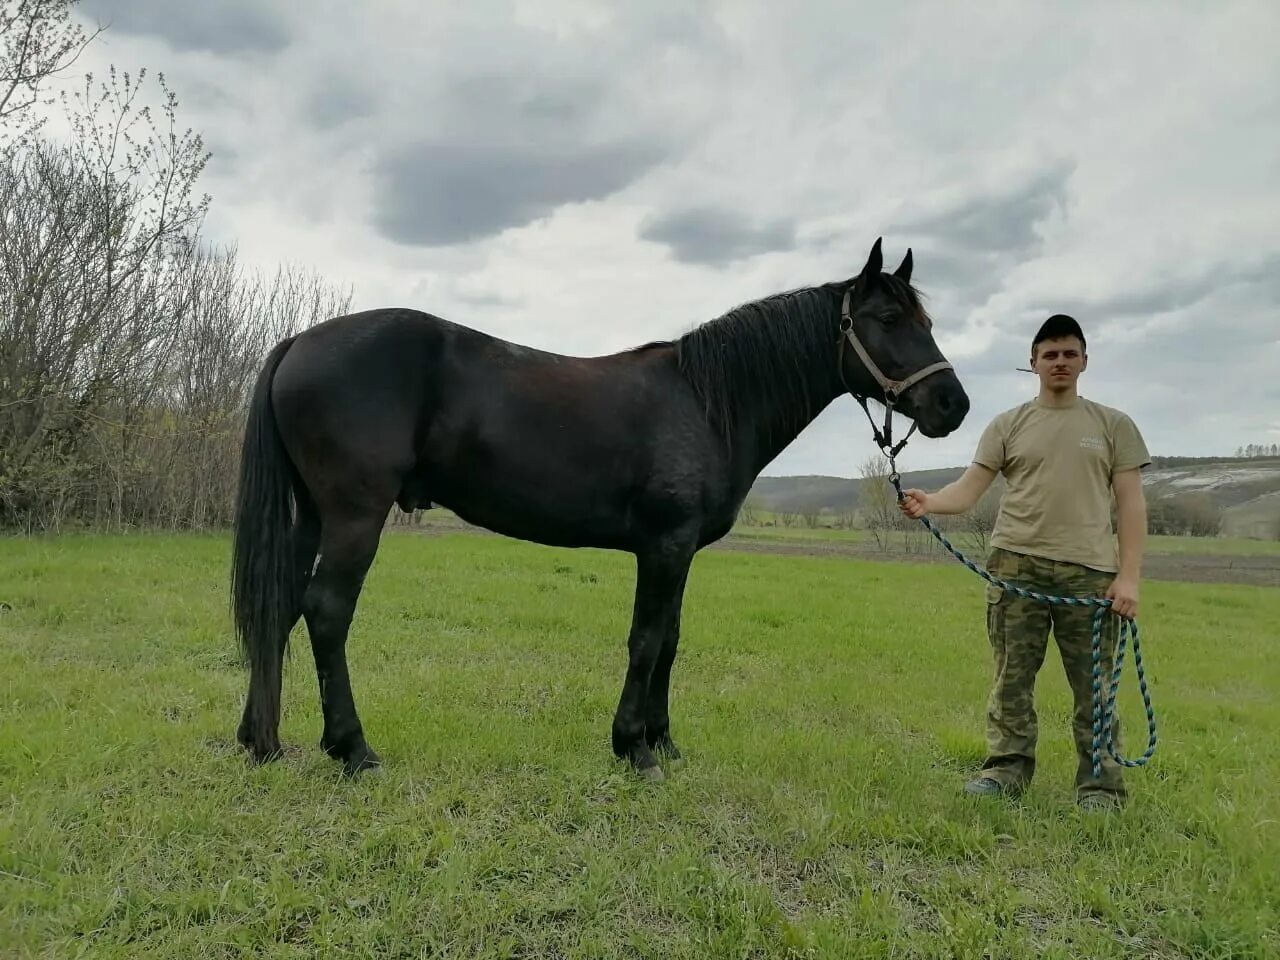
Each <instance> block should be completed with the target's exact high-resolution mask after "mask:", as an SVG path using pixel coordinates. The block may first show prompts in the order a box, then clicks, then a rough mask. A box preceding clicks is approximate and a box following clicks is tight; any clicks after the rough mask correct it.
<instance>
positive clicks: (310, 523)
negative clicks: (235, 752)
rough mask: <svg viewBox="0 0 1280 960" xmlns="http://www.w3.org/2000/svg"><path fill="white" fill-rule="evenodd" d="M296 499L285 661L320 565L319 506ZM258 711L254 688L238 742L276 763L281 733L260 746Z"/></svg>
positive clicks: (272, 733)
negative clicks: (315, 569)
mask: <svg viewBox="0 0 1280 960" xmlns="http://www.w3.org/2000/svg"><path fill="white" fill-rule="evenodd" d="M294 496H295V498H296V499H295V502H296V504H297V514H296V516H295V517H294V522H293V527H292V529H291V531H290V538H291V540H292V549H293V560H294V571H295V575H296V577H297V579H296V581H295V586H294V589H293V591H292V598H293V599H292V600H291V601H290V607H289V610H288V611H287V612H286V615H285V618H284V621H283V622H284V623H285V624H286V626H285V629H284V633H283V634H282V635H281V636H280V638H279V643H280V653H281V656H282V657H283V654H284V650H285V646H286V645H287V643H288V640H289V633H290V632H291V631H292V630H293V628H294V626H295V625H296V624H297V622H298V619H299V618H300V617H301V616H302V598H303V595H304V594H305V591H306V589H307V584H308V583H309V582H310V580H311V573H312V568H313V567H314V566H315V562H316V552H317V550H318V549H319V546H320V515H319V513H318V512H317V511H316V507H315V504H314V503H312V502H311V498H310V497H309V496H307V494H306V492H305V491H295V493H294ZM281 679H282V678H281V676H280V675H279V674H278V675H277V676H276V677H275V678H274V682H275V684H276V687H275V699H276V702H277V703H278V702H279V700H280V683H281ZM254 711H255V698H254V694H253V687H252V685H250V688H249V695H248V696H247V697H245V702H244V713H243V714H242V715H241V717H240V725H239V727H237V728H236V740H237V741H238V742H239V743H240V745H241V746H243V747H245V748H246V749H248V750H249V751H250V752H251V753H252V754H253V756H254V759H255V760H257V761H258V762H264V761H268V760H274V759H275V758H276V757H278V756H279V755H280V741H279V733H278V730H270V731H267V732H266V734H267V736H266V740H267V742H266V743H258V742H257V741H256V738H255V737H254V721H253V715H254Z"/></svg>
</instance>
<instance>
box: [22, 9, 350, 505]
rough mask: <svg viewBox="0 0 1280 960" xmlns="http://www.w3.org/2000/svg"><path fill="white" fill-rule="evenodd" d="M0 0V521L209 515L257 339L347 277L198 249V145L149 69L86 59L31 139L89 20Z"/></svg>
mask: <svg viewBox="0 0 1280 960" xmlns="http://www.w3.org/2000/svg"><path fill="white" fill-rule="evenodd" d="M0 4H2V5H0V26H3V28H4V35H3V41H2V42H0V125H3V127H4V133H3V140H0V143H3V144H4V149H3V150H0V526H10V527H15V526H16V527H19V528H21V529H27V530H33V529H56V528H57V527H58V526H59V525H60V524H61V523H63V522H64V521H66V520H67V519H69V518H74V519H75V520H76V521H79V522H86V523H90V524H94V525H96V526H101V527H114V528H119V527H122V526H127V525H131V524H165V525H176V526H196V527H201V526H208V525H217V524H221V523H225V522H226V521H227V520H228V519H229V518H230V509H231V501H232V492H233V489H234V479H235V474H236V470H237V466H238V463H237V461H238V453H239V435H240V431H241V429H242V426H243V417H244V413H245V408H246V401H247V398H248V393H249V390H250V388H251V385H252V383H253V380H254V378H255V377H256V374H257V371H258V369H259V367H260V365H261V362H262V359H263V357H264V356H265V355H266V353H267V352H268V351H269V350H270V348H271V347H272V346H273V345H274V344H275V343H276V342H277V341H278V340H279V339H280V338H282V337H284V336H287V335H289V334H291V333H294V332H296V331H297V330H299V329H301V328H302V327H305V326H309V325H311V324H313V323H315V322H318V321H319V320H321V319H324V318H326V317H328V316H333V315H336V314H338V313H341V312H345V311H346V309H348V307H349V303H350V293H349V292H346V293H344V292H343V291H340V290H337V289H335V288H333V287H331V286H330V285H328V284H327V283H325V282H323V281H322V280H321V279H320V278H319V277H317V276H315V275H314V274H310V273H308V272H306V271H304V270H301V269H297V268H292V267H290V268H282V269H280V270H279V271H277V272H276V274H275V276H274V277H271V276H269V275H268V276H259V275H252V276H250V275H246V274H245V272H244V271H243V270H242V269H241V268H240V267H239V265H238V264H237V263H236V260H235V255H234V252H226V253H214V252H211V251H209V250H207V249H204V247H203V245H202V244H201V243H200V240H199V231H200V227H201V224H202V222H203V218H204V215H205V212H206V210H207V208H208V205H209V202H210V198H209V197H208V196H207V195H198V194H197V192H196V190H195V185H196V183H197V181H198V179H199V177H200V175H201V173H202V171H203V169H204V165H205V163H206V162H207V160H208V154H207V153H206V152H205V151H204V149H203V143H202V140H201V137H200V136H199V135H198V134H196V133H193V132H192V131H191V130H190V129H185V130H184V129H181V128H180V127H179V125H178V123H177V106H178V101H177V98H176V97H175V96H174V95H173V93H172V92H171V91H170V90H169V89H168V87H167V86H166V84H165V81H164V77H163V75H162V74H161V75H158V77H157V80H158V85H157V87H156V88H153V87H151V86H150V85H148V83H147V81H146V77H147V74H146V71H145V70H143V71H139V72H138V73H137V74H136V75H134V74H131V73H128V72H118V71H117V70H116V69H115V68H114V67H112V68H111V69H110V70H109V71H108V76H107V79H106V81H105V82H102V83H97V84H95V82H94V80H93V78H92V77H91V76H86V77H85V81H84V85H83V87H82V88H81V89H80V90H79V91H77V92H76V93H75V94H73V95H71V96H63V97H62V98H61V101H62V104H63V107H64V109H65V110H66V114H67V119H68V122H69V128H70V131H71V135H70V137H69V138H68V139H67V140H66V141H65V142H63V141H57V142H55V141H52V140H48V139H44V138H43V137H42V136H41V135H40V123H41V118H40V117H39V116H37V115H36V114H37V113H38V112H39V109H38V108H40V107H43V106H47V105H48V104H49V103H51V102H52V99H51V98H49V97H48V96H47V95H46V94H45V92H44V88H43V86H42V85H43V84H44V83H45V81H46V80H47V79H48V78H50V77H51V76H53V75H54V74H55V73H57V72H59V71H61V70H64V69H65V68H66V67H67V66H69V65H71V64H72V63H73V62H74V60H75V58H76V57H77V56H78V55H79V53H80V51H81V50H83V49H84V46H85V45H86V44H88V43H89V42H90V41H91V40H92V39H93V37H94V36H96V35H97V34H96V32H95V33H94V34H93V35H91V36H86V35H85V34H84V32H83V31H82V30H81V29H80V28H79V27H78V26H77V25H76V24H75V23H74V21H73V20H72V19H71V18H70V9H71V7H72V6H73V2H72V0H9V2H4V0H0ZM148 99H154V100H155V101H156V106H155V107H154V108H153V107H152V106H149V105H148V104H147V101H148Z"/></svg>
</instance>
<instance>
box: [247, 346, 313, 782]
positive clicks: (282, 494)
mask: <svg viewBox="0 0 1280 960" xmlns="http://www.w3.org/2000/svg"><path fill="white" fill-rule="evenodd" d="M293 339H294V338H293V337H289V338H287V339H285V340H282V341H281V342H280V343H279V344H277V345H276V347H275V349H273V350H272V351H271V353H270V354H268V355H267V359H266V361H265V362H264V363H263V366H262V371H261V372H260V373H259V374H258V380H257V383H256V384H255V385H254V388H253V398H252V399H251V400H250V403H249V416H248V420H247V422H246V424H245V433H244V441H243V445H242V447H241V454H240V487H239V491H238V494H237V497H236V508H235V527H234V531H233V543H232V567H231V601H232V607H233V610H234V619H235V631H236V639H237V641H238V646H239V649H240V653H241V655H242V657H244V658H245V659H247V660H248V661H249V670H250V673H249V709H248V710H246V712H245V720H246V722H247V725H248V729H244V727H242V729H241V732H240V739H241V741H242V742H244V743H245V745H246V746H249V747H250V748H251V749H252V750H253V752H254V754H255V755H256V756H257V758H258V759H260V760H261V759H268V758H269V756H270V755H271V754H273V753H275V752H276V751H277V750H278V749H279V741H278V739H277V730H278V728H279V723H280V680H281V664H282V662H283V659H284V648H285V644H286V642H287V641H288V635H289V630H290V629H292V627H293V624H294V623H295V622H296V620H297V611H298V605H299V602H300V599H301V598H300V597H299V596H298V594H299V592H300V589H301V583H302V580H303V577H302V571H299V570H297V569H295V567H296V566H297V560H296V557H295V555H294V549H293V537H292V527H293V509H294V504H295V497H294V484H295V482H298V479H299V478H298V476H297V470H296V468H295V467H294V466H293V463H292V461H291V460H290V459H289V454H288V452H287V451H286V450H285V448H284V443H283V441H282V440H281V439H280V432H279V429H278V428H277V426H276V418H275V413H274V411H273V410H272V405H271V384H272V381H273V380H274V378H275V373H276V368H277V367H279V365H280V361H281V359H282V358H283V357H284V355H285V353H286V352H287V351H288V350H289V347H290V346H292V344H293ZM299 506H301V505H299ZM313 559H314V558H313Z"/></svg>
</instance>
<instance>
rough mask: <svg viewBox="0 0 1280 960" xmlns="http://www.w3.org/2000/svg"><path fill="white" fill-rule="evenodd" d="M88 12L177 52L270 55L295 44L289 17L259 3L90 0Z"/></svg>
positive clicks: (247, 0)
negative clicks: (287, 20)
mask: <svg viewBox="0 0 1280 960" xmlns="http://www.w3.org/2000/svg"><path fill="white" fill-rule="evenodd" d="M84 8H85V12H86V13H87V14H88V15H89V17H90V18H91V19H93V20H96V21H97V22H99V23H102V24H105V25H108V26H109V27H110V29H111V30H112V31H113V32H120V33H133V34H139V35H143V36H153V37H159V38H160V39H162V40H165V41H167V42H168V43H169V44H170V45H171V46H173V48H174V49H175V50H204V51H208V52H209V53H269V52H274V51H277V50H282V49H284V48H285V47H287V46H288V45H289V41H290V35H289V31H288V30H287V29H286V27H285V22H284V19H283V18H282V17H280V16H279V15H278V14H277V13H275V12H274V11H272V10H271V9H270V8H269V7H268V6H267V5H266V4H263V3H260V2H257V0H216V2H215V0H201V2H195V3H186V2H178V3H174V2H172V0H89V2H87V3H85V4H84Z"/></svg>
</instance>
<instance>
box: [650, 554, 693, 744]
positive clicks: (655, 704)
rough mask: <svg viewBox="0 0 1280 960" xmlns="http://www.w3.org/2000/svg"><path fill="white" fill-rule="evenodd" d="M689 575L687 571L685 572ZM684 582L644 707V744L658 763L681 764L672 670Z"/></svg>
mask: <svg viewBox="0 0 1280 960" xmlns="http://www.w3.org/2000/svg"><path fill="white" fill-rule="evenodd" d="M686 572H687V568H686ZM684 587H685V578H681V580H680V583H679V584H678V585H677V587H676V596H675V615H674V617H672V619H671V622H670V623H669V624H668V625H667V631H666V635H665V636H664V637H663V638H662V646H661V648H660V649H659V651H658V659H657V662H656V663H655V664H654V665H653V673H652V675H651V676H650V677H649V697H648V700H647V702H646V704H645V718H644V740H645V743H647V744H648V745H649V749H650V750H652V751H653V752H654V753H655V754H657V756H658V757H659V759H661V760H662V761H664V762H666V763H667V764H675V763H678V762H679V761H680V760H682V759H683V758H682V756H681V754H680V748H679V747H677V746H676V743H675V741H674V740H673V739H672V738H671V714H670V710H669V697H670V692H671V667H672V665H673V664H674V663H675V660H676V648H677V647H678V646H679V644H680V609H681V605H682V603H683V600H684Z"/></svg>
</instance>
